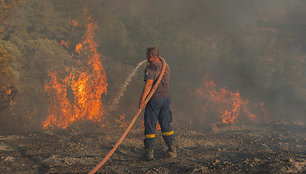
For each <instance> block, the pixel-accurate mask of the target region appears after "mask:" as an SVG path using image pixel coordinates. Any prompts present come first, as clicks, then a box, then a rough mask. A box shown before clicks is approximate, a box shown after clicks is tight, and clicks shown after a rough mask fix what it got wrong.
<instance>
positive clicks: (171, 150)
mask: <svg viewBox="0 0 306 174" xmlns="http://www.w3.org/2000/svg"><path fill="white" fill-rule="evenodd" d="M168 156H169V157H170V158H177V152H176V146H175V144H174V143H170V144H168Z"/></svg>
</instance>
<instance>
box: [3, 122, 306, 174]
mask: <svg viewBox="0 0 306 174" xmlns="http://www.w3.org/2000/svg"><path fill="white" fill-rule="evenodd" d="M122 132H123V129H117V130H115V131H113V130H108V131H96V132H91V133H88V132H87V133H86V132H85V133H84V132H82V131H72V130H69V131H68V130H66V131H50V130H49V131H45V132H43V133H34V134H26V135H20V134H19V135H2V136H1V135H0V173H88V172H89V171H90V170H91V169H92V168H94V167H95V165H97V164H98V163H99V162H100V161H101V160H102V159H103V157H104V156H105V155H106V154H107V152H108V151H109V150H110V149H111V148H112V146H113V145H114V144H115V143H116V141H117V140H118V138H119V137H120V135H121V133H122ZM158 134H159V135H158V136H157V139H156V146H155V160H153V161H149V162H148V161H143V160H142V159H141V156H142V153H143V130H142V128H136V129H135V128H134V129H133V130H132V131H131V132H130V133H129V135H128V136H127V138H126V139H125V140H124V142H123V143H122V144H121V146H120V147H119V149H118V150H117V151H116V152H115V154H114V155H113V156H112V157H111V159H110V160H109V161H108V162H107V163H106V164H105V165H104V166H103V167H102V168H101V169H100V170H99V171H98V173H306V127H305V126H304V125H297V124H289V123H286V122H278V123H273V124H267V125H248V126H245V125H213V126H212V128H211V129H210V130H205V131H192V130H186V129H179V128H178V129H177V130H176V138H177V146H178V158H177V159H169V158H167V157H165V155H164V154H165V151H166V146H165V145H164V142H163V140H162V138H161V136H160V132H158Z"/></svg>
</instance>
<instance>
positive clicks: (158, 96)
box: [139, 47, 177, 160]
mask: <svg viewBox="0 0 306 174" xmlns="http://www.w3.org/2000/svg"><path fill="white" fill-rule="evenodd" d="M147 60H148V62H149V64H148V65H147V67H146V69H145V76H144V81H145V85H144V89H143V92H142V95H141V97H140V101H139V107H140V108H141V109H143V108H145V112H144V126H145V131H144V134H145V139H144V146H145V153H144V155H143V158H144V159H145V160H153V159H154V147H153V146H154V140H155V129H156V124H157V120H158V122H159V124H160V127H161V131H162V136H163V139H164V141H165V143H166V144H167V146H168V151H167V155H168V157H170V158H176V157H177V152H176V147H175V143H174V140H175V138H174V130H173V128H172V126H171V122H172V113H171V111H170V100H171V99H170V86H169V81H170V67H169V66H168V65H167V67H166V70H165V73H164V76H163V77H162V80H161V82H160V84H159V85H158V87H157V89H156V91H155V93H154V94H153V96H152V98H151V99H150V100H149V102H148V103H147V105H146V104H145V99H146V97H147V95H148V94H149V92H150V90H151V88H152V86H153V85H154V83H155V82H156V80H157V78H158V76H159V73H160V72H161V69H162V66H163V63H162V62H161V60H160V59H159V50H158V48H156V47H154V48H148V49H147Z"/></svg>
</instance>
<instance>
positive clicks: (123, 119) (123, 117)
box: [116, 114, 127, 128]
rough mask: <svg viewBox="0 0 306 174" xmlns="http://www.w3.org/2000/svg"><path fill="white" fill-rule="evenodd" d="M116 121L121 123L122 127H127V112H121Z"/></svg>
mask: <svg viewBox="0 0 306 174" xmlns="http://www.w3.org/2000/svg"><path fill="white" fill-rule="evenodd" d="M116 122H117V123H119V127H122V128H125V127H127V124H126V123H125V114H121V115H120V118H119V119H116ZM116 127H117V126H116Z"/></svg>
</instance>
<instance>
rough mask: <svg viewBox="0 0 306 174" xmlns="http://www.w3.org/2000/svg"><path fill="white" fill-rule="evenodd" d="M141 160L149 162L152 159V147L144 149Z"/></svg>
mask: <svg viewBox="0 0 306 174" xmlns="http://www.w3.org/2000/svg"><path fill="white" fill-rule="evenodd" d="M143 159H144V160H146V161H151V160H153V159H154V149H153V146H150V147H146V148H145V152H144V154H143Z"/></svg>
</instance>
